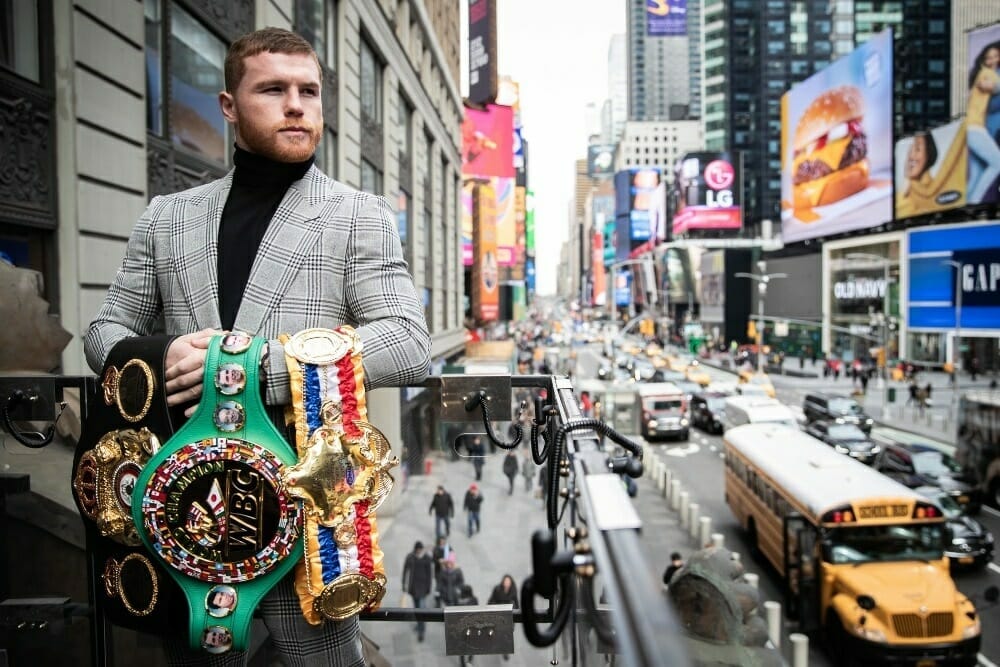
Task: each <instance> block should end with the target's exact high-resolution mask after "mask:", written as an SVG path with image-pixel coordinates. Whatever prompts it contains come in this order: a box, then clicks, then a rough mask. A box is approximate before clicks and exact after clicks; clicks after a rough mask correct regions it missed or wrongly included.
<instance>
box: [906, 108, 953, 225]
mask: <svg viewBox="0 0 1000 667" xmlns="http://www.w3.org/2000/svg"><path fill="white" fill-rule="evenodd" d="M965 166H966V153H965V122H964V121H961V120H957V121H954V122H952V123H948V124H947V125H942V126H941V127H936V128H934V129H933V130H929V131H926V132H918V133H917V134H915V135H913V136H912V137H907V138H906V139H902V140H900V141H897V142H896V169H895V172H896V173H895V174H893V184H894V185H895V191H896V217H897V218H910V217H913V216H915V215H923V214H924V213H934V212H936V211H943V210H945V209H949V208H955V207H957V206H964V205H965V180H966V168H965Z"/></svg>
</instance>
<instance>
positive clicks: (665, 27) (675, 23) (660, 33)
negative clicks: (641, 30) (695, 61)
mask: <svg viewBox="0 0 1000 667" xmlns="http://www.w3.org/2000/svg"><path fill="white" fill-rule="evenodd" d="M646 35H647V36H649V37H676V36H681V35H687V0H646Z"/></svg>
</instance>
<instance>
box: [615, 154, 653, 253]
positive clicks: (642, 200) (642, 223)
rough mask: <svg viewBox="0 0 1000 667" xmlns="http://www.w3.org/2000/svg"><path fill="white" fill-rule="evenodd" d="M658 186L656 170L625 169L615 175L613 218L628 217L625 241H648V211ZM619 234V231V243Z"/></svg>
mask: <svg viewBox="0 0 1000 667" xmlns="http://www.w3.org/2000/svg"><path fill="white" fill-rule="evenodd" d="M659 184H660V172H659V170H658V169H626V170H624V171H619V172H618V173H616V174H615V216H616V217H617V218H619V219H620V218H621V216H623V215H625V216H627V217H628V221H629V228H628V234H627V236H626V239H627V240H629V241H639V242H642V241H648V240H649V237H650V228H649V210H650V207H651V206H652V205H653V198H654V196H655V192H656V186H657V185H659ZM620 234H621V229H619V241H620V240H621V236H620Z"/></svg>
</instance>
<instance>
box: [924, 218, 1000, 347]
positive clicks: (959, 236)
mask: <svg viewBox="0 0 1000 667" xmlns="http://www.w3.org/2000/svg"><path fill="white" fill-rule="evenodd" d="M907 241H908V243H909V263H910V266H909V286H908V288H907V289H908V292H907V296H908V305H909V313H908V322H909V325H910V328H911V329H921V328H926V329H954V328H955V314H956V303H955V302H956V297H957V296H958V294H957V291H958V290H961V299H962V307H961V326H962V329H963V330H965V329H992V330H996V329H1000V221H996V220H991V221H990V222H988V223H985V224H971V225H948V226H935V227H931V228H921V229H918V230H914V231H911V232H909V233H908V234H907ZM951 262H956V263H957V264H958V265H959V266H958V267H956V266H954V265H952V264H951ZM956 280H957V283H956Z"/></svg>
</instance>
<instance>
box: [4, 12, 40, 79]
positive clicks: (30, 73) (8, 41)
mask: <svg viewBox="0 0 1000 667" xmlns="http://www.w3.org/2000/svg"><path fill="white" fill-rule="evenodd" d="M0 66H2V67H4V68H6V69H9V70H11V71H13V72H14V73H16V74H20V75H21V76H23V77H24V78H26V79H31V80H32V81H34V82H36V83H39V82H40V81H41V79H40V76H41V69H40V66H39V58H38V2H37V0H8V1H7V2H4V3H3V6H2V7H0Z"/></svg>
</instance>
